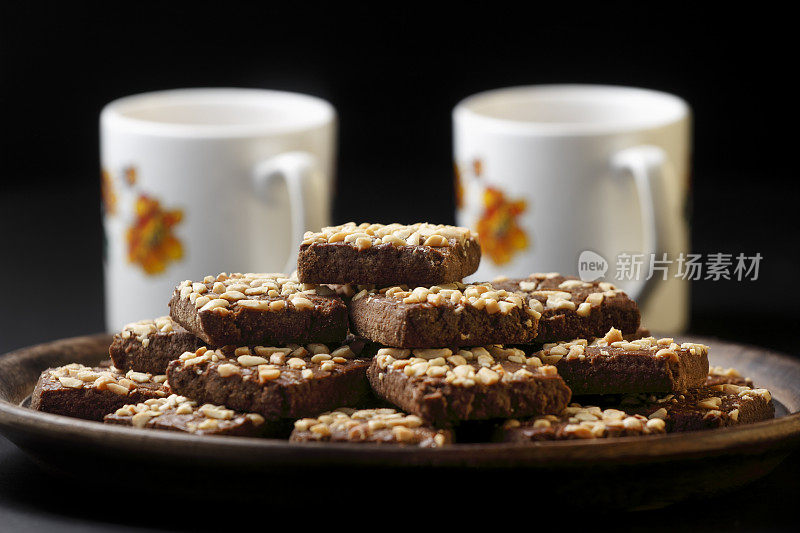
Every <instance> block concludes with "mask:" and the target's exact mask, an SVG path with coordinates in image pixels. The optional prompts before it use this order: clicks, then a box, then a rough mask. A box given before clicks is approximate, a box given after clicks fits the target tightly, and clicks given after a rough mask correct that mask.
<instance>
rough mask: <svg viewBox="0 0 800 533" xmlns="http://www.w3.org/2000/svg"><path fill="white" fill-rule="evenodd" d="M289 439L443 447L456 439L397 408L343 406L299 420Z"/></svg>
mask: <svg viewBox="0 0 800 533" xmlns="http://www.w3.org/2000/svg"><path fill="white" fill-rule="evenodd" d="M289 440H290V441H293V442H349V443H354V444H367V443H371V444H393V445H405V446H418V447H420V448H439V447H442V446H445V445H446V444H450V443H451V442H452V441H453V433H452V432H451V431H449V430H443V429H436V428H433V427H431V426H429V425H426V424H425V422H424V421H423V420H422V419H421V418H419V417H418V416H415V415H407V414H405V413H403V412H401V411H397V410H395V409H389V408H378V409H359V410H356V409H345V408H343V409H336V410H335V411H331V412H329V413H325V414H322V415H319V416H317V417H315V418H303V419H301V420H298V421H296V422H295V423H294V431H292V435H291V436H290V437H289Z"/></svg>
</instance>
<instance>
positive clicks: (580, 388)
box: [533, 328, 708, 395]
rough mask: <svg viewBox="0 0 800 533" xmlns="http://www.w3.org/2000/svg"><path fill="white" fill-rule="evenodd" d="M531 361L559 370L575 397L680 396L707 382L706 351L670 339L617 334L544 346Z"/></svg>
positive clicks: (613, 331) (702, 347)
mask: <svg viewBox="0 0 800 533" xmlns="http://www.w3.org/2000/svg"><path fill="white" fill-rule="evenodd" d="M533 355H535V356H537V357H539V358H540V359H541V360H542V361H543V362H545V363H547V364H551V365H555V366H556V368H558V373H559V374H560V375H561V377H563V378H564V381H566V383H567V385H569V387H570V389H572V392H573V394H576V395H583V394H620V393H642V392H671V391H682V390H686V389H689V388H694V387H699V386H701V385H703V384H704V383H705V382H706V378H707V376H708V347H707V346H704V345H702V344H694V343H681V344H678V343H676V342H675V341H674V340H673V339H671V338H662V339H656V338H654V337H643V338H641V339H636V340H630V341H626V340H624V339H623V337H622V334H621V332H620V331H619V330H618V329H614V328H612V329H611V330H610V331H609V332H608V333H606V335H605V337H603V338H600V339H594V340H587V339H575V340H572V341H569V342H561V343H552V344H545V345H544V346H543V347H542V349H541V350H539V351H536V352H534V353H533Z"/></svg>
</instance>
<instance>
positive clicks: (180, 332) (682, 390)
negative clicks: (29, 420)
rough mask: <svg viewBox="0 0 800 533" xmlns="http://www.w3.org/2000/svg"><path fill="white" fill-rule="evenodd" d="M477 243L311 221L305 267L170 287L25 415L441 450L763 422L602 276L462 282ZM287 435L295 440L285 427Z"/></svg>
mask: <svg viewBox="0 0 800 533" xmlns="http://www.w3.org/2000/svg"><path fill="white" fill-rule="evenodd" d="M480 256H481V252H480V245H479V243H478V239H477V235H475V234H474V233H473V232H471V231H470V230H469V229H466V228H460V227H454V226H442V225H433V224H426V223H421V224H414V225H400V224H390V225H381V224H360V225H356V224H354V223H350V224H345V225H342V226H335V227H328V228H323V229H322V230H321V231H320V232H308V233H306V235H305V240H304V241H303V243H302V244H301V246H300V251H299V256H298V268H297V273H296V274H293V275H289V276H287V275H284V274H224V273H223V274H219V275H216V276H213V275H209V276H206V277H205V278H204V279H202V280H186V281H184V282H182V283H180V284H179V285H178V286H177V287H176V288H175V291H174V292H173V294H172V297H171V299H170V300H169V308H170V316H165V317H160V318H157V319H155V320H145V321H141V322H137V323H134V324H129V325H128V326H126V327H125V328H124V329H123V330H122V331H121V332H120V333H118V334H117V335H116V336H115V338H114V341H113V343H112V345H111V347H110V348H109V353H110V355H111V360H112V363H113V365H111V364H109V365H101V366H98V367H93V368H90V367H85V366H82V365H78V364H72V365H67V366H64V367H59V368H54V369H48V370H46V371H45V372H43V374H42V376H41V378H40V380H39V383H38V384H37V386H36V389H35V391H34V396H33V400H32V407H33V408H35V409H40V410H42V411H47V412H51V413H56V414H64V415H67V416H75V417H80V418H85V419H89V420H103V421H105V422H106V423H111V424H122V425H130V426H135V427H138V428H155V429H168V430H177V431H185V432H189V433H194V434H206V435H209V434H210V435H243V436H270V437H276V438H286V437H287V436H288V438H289V439H290V440H292V441H341V442H352V443H370V442H371V443H383V444H398V445H416V446H424V447H440V446H444V445H447V444H449V443H451V442H454V441H459V440H461V441H463V440H464V439H463V438H462V437H463V436H464V435H470V437H469V438H470V439H471V440H474V439H475V435H476V433H475V431H474V430H473V428H475V427H481V428H484V429H483V430H482V431H480V432H478V433H477V434H478V435H480V437H478V438H479V439H480V440H494V441H499V442H535V441H541V440H560V439H586V438H605V437H620V436H639V435H648V434H655V433H665V432H673V431H688V430H697V429H706V428H715V427H722V426H729V425H734V424H743V423H749V422H755V421H758V420H763V419H767V418H771V417H772V416H773V413H774V408H773V404H772V400H771V397H770V394H769V392H768V391H766V390H764V389H758V388H754V385H753V383H752V382H751V381H749V380H747V379H745V378H743V377H741V376H740V375H738V373H737V372H736V371H735V370H731V369H728V370H725V369H717V368H712V369H711V371H709V363H708V348H707V347H706V346H704V345H700V344H693V343H679V342H676V341H674V340H673V339H671V338H662V339H656V338H654V337H651V336H649V333H648V332H647V331H646V330H644V329H642V328H640V324H639V322H640V317H639V310H638V307H637V305H636V303H635V302H634V301H632V300H631V299H630V298H628V296H627V295H626V294H625V293H624V292H622V291H620V290H618V289H617V288H615V287H614V286H613V285H611V284H610V283H605V282H599V283H597V282H595V283H588V282H583V281H581V280H579V279H577V278H573V277H567V276H562V275H560V274H556V273H550V274H532V275H531V276H530V277H528V278H526V279H498V280H494V281H492V282H486V283H464V282H463V281H462V280H463V279H464V278H465V277H467V276H469V275H471V274H473V273H474V272H475V271H476V270H477V268H478V265H479V262H480ZM290 432H291V433H290Z"/></svg>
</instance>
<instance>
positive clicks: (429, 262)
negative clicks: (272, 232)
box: [297, 222, 481, 287]
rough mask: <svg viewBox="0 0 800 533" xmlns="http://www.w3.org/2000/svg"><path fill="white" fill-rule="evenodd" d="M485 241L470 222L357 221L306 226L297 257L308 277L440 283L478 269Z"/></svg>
mask: <svg viewBox="0 0 800 533" xmlns="http://www.w3.org/2000/svg"><path fill="white" fill-rule="evenodd" d="M480 260H481V247H480V244H478V240H477V236H476V235H475V234H473V233H472V232H470V230H469V229H467V228H460V227H456V226H442V225H434V224H427V223H420V224H412V225H409V226H406V225H402V224H389V225H386V226H384V225H383V224H359V225H356V224H355V223H354V222H350V223H347V224H343V225H341V226H333V227H327V228H322V231H320V232H316V233H314V232H310V231H309V232H306V234H305V236H304V240H303V242H302V244H301V245H300V253H299V255H298V258H297V275H298V277H299V279H300V281H302V282H304V283H336V284H346V283H353V284H362V285H376V286H378V287H385V286H388V285H403V284H406V285H411V286H417V285H437V284H439V283H448V282H451V281H461V279H463V278H464V277H466V276H469V275H470V274H472V273H474V272H475V271H476V270H477V269H478V264H479V263H480Z"/></svg>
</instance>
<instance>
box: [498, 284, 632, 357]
mask: <svg viewBox="0 0 800 533" xmlns="http://www.w3.org/2000/svg"><path fill="white" fill-rule="evenodd" d="M491 283H492V285H493V286H494V287H495V288H498V289H505V290H507V291H512V292H517V293H518V294H520V295H521V296H523V297H524V298H525V300H526V303H527V304H528V305H529V306H530V307H531V308H532V309H534V310H536V311H538V312H540V313H541V315H542V316H541V318H540V319H539V328H538V333H537V335H536V339H535V340H536V342H555V341H568V340H572V339H577V338H587V337H602V336H603V335H605V333H606V332H607V331H608V330H609V329H611V328H617V329H619V330H620V331H622V333H623V335H627V334H631V333H634V332H635V331H636V329H637V328H638V327H639V321H640V316H639V307H638V306H637V305H636V302H634V301H633V300H631V299H630V298H628V295H627V294H625V293H624V292H623V291H621V290H619V289H617V288H616V287H615V286H614V285H612V284H611V283H606V282H591V283H588V282H584V281H581V280H580V279H578V278H576V277H573V276H562V275H561V274H557V273H549V274H538V273H537V274H531V275H530V276H529V277H528V278H526V279H497V280H495V281H493V282H491Z"/></svg>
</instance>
